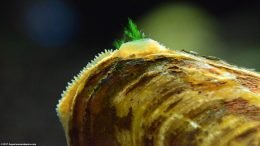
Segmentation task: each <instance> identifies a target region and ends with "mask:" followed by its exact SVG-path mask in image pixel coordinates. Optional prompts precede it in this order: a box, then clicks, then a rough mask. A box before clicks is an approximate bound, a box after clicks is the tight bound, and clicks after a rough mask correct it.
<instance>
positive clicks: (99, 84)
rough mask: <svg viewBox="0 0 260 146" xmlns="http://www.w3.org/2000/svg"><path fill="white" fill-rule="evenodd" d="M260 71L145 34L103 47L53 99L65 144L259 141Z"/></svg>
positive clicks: (175, 145)
mask: <svg viewBox="0 0 260 146" xmlns="http://www.w3.org/2000/svg"><path fill="white" fill-rule="evenodd" d="M259 85H260V75H259V74H258V73H256V72H253V71H249V70H246V69H243V68H238V67H236V66H232V65H230V64H228V63H226V62H224V61H222V60H219V59H211V58H210V57H200V56H198V55H196V54H193V53H189V52H184V51H174V50H170V49H167V48H165V47H164V46H162V45H161V44H159V43H158V42H156V41H154V40H151V39H143V40H138V41H132V42H128V43H125V44H123V45H122V46H121V47H120V48H119V50H115V51H105V52H104V53H101V54H100V55H99V56H98V57H96V59H95V60H94V61H92V62H91V63H90V64H89V65H88V66H87V67H86V68H84V69H83V71H81V73H80V74H79V75H78V76H76V77H75V79H74V80H73V81H72V83H70V84H69V86H68V87H67V89H66V91H65V92H64V93H63V95H62V96H63V97H62V98H61V100H60V101H59V104H58V106H57V112H58V116H59V118H60V121H61V123H62V125H63V128H64V130H65V135H66V138H67V143H68V145H70V146H105V145H109V146H117V145H121V146H150V145H155V146H180V145H182V146H185V145H189V146H190V145H194V146H197V145H199V146H218V145H219V146H225V145H234V146H246V145H255V146H257V145H258V146H259V145H260V94H259V93H260V88H259Z"/></svg>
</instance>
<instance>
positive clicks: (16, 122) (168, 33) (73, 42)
mask: <svg viewBox="0 0 260 146" xmlns="http://www.w3.org/2000/svg"><path fill="white" fill-rule="evenodd" d="M0 7H1V9H0V11H1V13H0V20H1V23H0V82H1V85H0V122H1V123H0V143H2V142H12V143H19V142H20V143H25V142H27V143H36V144H38V145H48V146H51V145H53V146H54V145H55V146H63V145H66V140H65V136H64V132H63V129H62V127H61V124H60V123H59V120H58V118H57V116H56V112H55V108H56V104H57V102H58V99H60V94H61V92H62V91H63V90H64V89H65V86H66V84H67V82H68V81H70V80H71V79H72V77H73V76H74V75H76V74H77V73H78V72H79V71H80V70H81V68H83V67H84V66H85V65H86V64H87V63H88V61H90V60H91V59H93V57H94V55H95V54H96V53H98V52H101V51H103V50H104V49H110V48H113V46H112V44H113V42H114V41H115V40H116V39H120V37H121V36H122V33H123V28H124V27H125V26H126V25H127V18H128V17H129V18H131V19H133V20H134V21H135V22H136V23H137V25H138V27H139V29H141V30H142V31H143V32H145V34H146V36H148V37H150V38H152V39H154V40H157V41H159V42H161V43H162V44H164V45H165V46H167V47H169V48H172V49H186V50H194V51H197V52H199V53H200V54H201V55H211V56H217V57H219V58H222V59H224V60H226V61H228V62H230V63H232V64H236V65H238V66H242V67H247V68H254V69H256V70H257V71H259V70H260V57H259V56H260V27H259V26H260V3H259V2H257V1H253V0H248V1H239V0H218V1H205V0H204V1H202V0H201V1H189V0H172V1H160V0H157V1H153V0H150V1H137V0H136V1H134V0H132V1H130V0H129V1H127V0H126V1H121V2H120V1H119V2H115V1H83V0H26V1H20V0H8V1H3V2H1V6H0Z"/></svg>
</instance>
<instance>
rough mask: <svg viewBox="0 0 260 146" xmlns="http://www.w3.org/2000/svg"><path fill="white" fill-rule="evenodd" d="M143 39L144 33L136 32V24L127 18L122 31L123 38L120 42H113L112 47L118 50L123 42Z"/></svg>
mask: <svg viewBox="0 0 260 146" xmlns="http://www.w3.org/2000/svg"><path fill="white" fill-rule="evenodd" d="M143 38H145V35H144V33H142V32H141V31H140V30H138V28H137V26H136V24H135V23H134V22H133V21H132V20H131V19H130V18H128V26H127V27H126V28H125V29H124V35H123V38H122V39H121V40H116V41H115V42H114V47H115V48H116V49H118V48H120V46H121V45H122V44H123V43H125V42H128V41H134V40H140V39H143Z"/></svg>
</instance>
